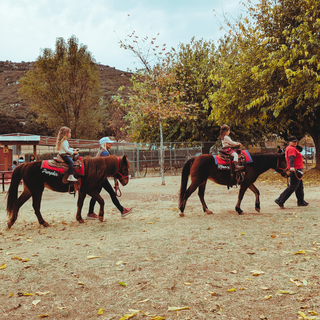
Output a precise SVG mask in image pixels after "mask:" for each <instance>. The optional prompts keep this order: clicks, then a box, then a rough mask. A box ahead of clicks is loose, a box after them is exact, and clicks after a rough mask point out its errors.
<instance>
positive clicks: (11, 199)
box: [7, 165, 23, 221]
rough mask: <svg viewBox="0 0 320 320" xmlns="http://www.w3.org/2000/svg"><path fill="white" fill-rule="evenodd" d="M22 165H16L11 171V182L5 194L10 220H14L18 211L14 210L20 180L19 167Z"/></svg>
mask: <svg viewBox="0 0 320 320" xmlns="http://www.w3.org/2000/svg"><path fill="white" fill-rule="evenodd" d="M22 167H23V165H20V166H17V167H16V168H15V169H14V171H13V172H12V177H11V183H10V187H9V190H8V194H7V197H8V198H7V214H8V217H9V219H10V220H12V219H13V220H14V221H15V220H16V219H17V216H18V212H15V210H14V208H15V204H16V202H17V199H18V187H19V183H20V181H21V169H22Z"/></svg>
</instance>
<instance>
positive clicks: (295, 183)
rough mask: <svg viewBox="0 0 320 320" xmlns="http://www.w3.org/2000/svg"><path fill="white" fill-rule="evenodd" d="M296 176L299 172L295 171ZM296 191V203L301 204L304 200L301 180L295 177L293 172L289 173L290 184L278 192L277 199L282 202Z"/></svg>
mask: <svg viewBox="0 0 320 320" xmlns="http://www.w3.org/2000/svg"><path fill="white" fill-rule="evenodd" d="M297 175H298V177H299V178H301V177H300V175H299V173H297ZM294 192H295V193H296V197H297V200H298V204H303V202H304V191H303V182H302V180H299V179H298V178H297V177H296V173H295V172H291V173H290V185H289V186H288V187H287V188H286V189H285V190H284V191H283V192H282V193H281V194H280V196H279V198H278V199H277V200H278V201H279V202H280V203H281V204H284V203H285V202H286V201H287V200H288V199H289V197H290V196H291V195H292V194H293V193H294Z"/></svg>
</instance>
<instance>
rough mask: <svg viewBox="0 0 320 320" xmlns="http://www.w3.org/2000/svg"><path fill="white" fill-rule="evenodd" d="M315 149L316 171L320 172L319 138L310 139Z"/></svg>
mask: <svg viewBox="0 0 320 320" xmlns="http://www.w3.org/2000/svg"><path fill="white" fill-rule="evenodd" d="M312 138H313V142H314V146H315V148H316V169H318V170H320V137H319V136H318V137H312Z"/></svg>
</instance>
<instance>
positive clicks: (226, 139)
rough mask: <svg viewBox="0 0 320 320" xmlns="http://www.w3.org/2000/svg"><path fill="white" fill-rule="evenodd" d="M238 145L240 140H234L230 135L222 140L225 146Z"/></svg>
mask: <svg viewBox="0 0 320 320" xmlns="http://www.w3.org/2000/svg"><path fill="white" fill-rule="evenodd" d="M238 145H239V142H235V141H232V140H231V138H230V137H229V136H224V138H223V140H222V147H223V148H232V147H237V146H238Z"/></svg>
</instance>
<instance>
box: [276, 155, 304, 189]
mask: <svg viewBox="0 0 320 320" xmlns="http://www.w3.org/2000/svg"><path fill="white" fill-rule="evenodd" d="M277 169H278V170H282V172H284V171H289V168H288V166H286V167H285V168H280V167H279V158H278V159H277V167H276V170H277ZM294 174H295V176H296V178H297V180H299V181H301V180H302V179H303V173H302V175H301V178H299V177H298V175H297V170H294ZM287 186H288V187H289V175H288V174H287Z"/></svg>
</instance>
